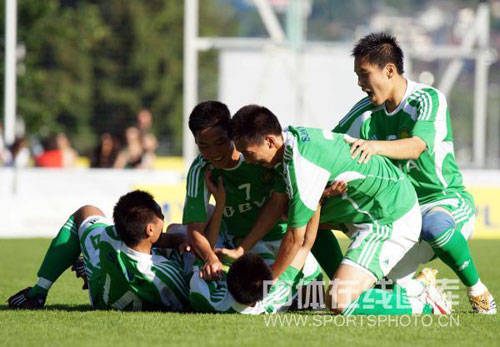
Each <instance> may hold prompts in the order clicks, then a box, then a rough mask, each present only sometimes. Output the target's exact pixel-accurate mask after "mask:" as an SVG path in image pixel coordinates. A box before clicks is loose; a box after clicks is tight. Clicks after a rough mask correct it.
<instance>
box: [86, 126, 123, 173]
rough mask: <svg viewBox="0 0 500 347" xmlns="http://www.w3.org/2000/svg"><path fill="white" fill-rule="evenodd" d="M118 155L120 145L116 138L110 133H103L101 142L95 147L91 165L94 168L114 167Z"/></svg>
mask: <svg viewBox="0 0 500 347" xmlns="http://www.w3.org/2000/svg"><path fill="white" fill-rule="evenodd" d="M117 155H118V145H117V143H116V141H115V138H113V136H112V135H111V134H110V133H103V134H102V135H101V142H100V143H99V145H98V146H97V147H96V148H95V149H94V151H93V153H92V156H91V162H90V167H92V168H112V167H113V166H114V163H115V160H116V157H117Z"/></svg>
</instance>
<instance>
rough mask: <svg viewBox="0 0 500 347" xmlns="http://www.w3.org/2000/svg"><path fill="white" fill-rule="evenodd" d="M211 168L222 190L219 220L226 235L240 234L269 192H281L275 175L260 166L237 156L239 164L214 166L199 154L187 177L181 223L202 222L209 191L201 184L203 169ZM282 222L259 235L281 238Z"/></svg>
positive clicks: (268, 238)
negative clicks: (224, 199)
mask: <svg viewBox="0 0 500 347" xmlns="http://www.w3.org/2000/svg"><path fill="white" fill-rule="evenodd" d="M208 167H211V169H212V178H213V180H214V182H217V180H218V177H219V176H222V178H223V181H224V188H225V190H226V207H225V209H224V213H223V222H224V225H225V227H226V228H227V232H228V234H230V235H233V236H237V237H244V236H246V235H247V234H248V233H249V232H250V229H251V228H252V226H253V225H254V223H255V222H256V221H257V218H258V216H259V213H260V210H261V208H262V206H264V204H265V203H266V202H267V201H268V200H269V198H270V196H271V193H272V191H277V192H282V193H284V192H285V186H284V185H283V182H282V180H281V179H280V177H279V174H278V173H277V172H276V171H275V170H273V169H268V168H264V167H262V166H260V165H255V164H249V163H247V162H245V160H244V158H243V155H240V161H239V163H238V164H237V165H236V166H235V167H234V168H231V169H217V168H214V167H213V166H211V164H210V162H209V161H208V160H206V159H205V158H203V157H202V156H201V155H199V156H198V157H197V158H196V159H195V160H194V162H193V164H191V168H190V169H189V172H188V176H187V187H186V200H185V202H184V212H183V217H182V224H187V223H205V222H206V220H207V206H208V200H209V194H210V193H209V191H208V188H207V187H206V185H205V170H206V169H207V168H208ZM285 232H286V224H285V223H283V222H280V223H278V224H276V225H275V226H274V227H273V228H272V229H271V230H270V231H269V233H268V234H267V235H266V236H265V237H264V238H263V240H265V241H275V240H281V239H282V238H283V235H284V234H285Z"/></svg>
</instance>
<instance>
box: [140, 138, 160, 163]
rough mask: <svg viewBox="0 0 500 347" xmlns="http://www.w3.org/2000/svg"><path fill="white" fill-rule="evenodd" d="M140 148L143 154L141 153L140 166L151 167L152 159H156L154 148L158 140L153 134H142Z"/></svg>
mask: <svg viewBox="0 0 500 347" xmlns="http://www.w3.org/2000/svg"><path fill="white" fill-rule="evenodd" d="M142 148H143V149H144V154H143V155H142V167H143V168H146V169H152V168H153V163H154V160H155V159H156V154H155V153H156V149H157V148H158V142H157V141H156V137H155V136H154V135H153V134H144V135H143V137H142Z"/></svg>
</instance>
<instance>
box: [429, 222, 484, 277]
mask: <svg viewBox="0 0 500 347" xmlns="http://www.w3.org/2000/svg"><path fill="white" fill-rule="evenodd" d="M428 242H429V245H430V246H431V247H432V249H433V250H434V252H435V253H436V255H437V256H438V257H439V259H441V260H442V261H443V262H444V263H445V264H446V265H448V266H449V267H450V268H451V269H452V270H453V272H455V274H456V275H457V276H458V278H460V280H461V281H462V283H463V284H464V285H466V286H467V287H471V286H473V285H474V284H476V283H477V282H478V281H479V274H478V272H477V269H476V266H475V265H474V262H473V261H472V256H471V254H470V251H469V245H468V244H467V240H466V239H465V238H464V236H463V235H462V233H460V232H459V231H458V230H456V229H454V228H450V229H446V231H444V232H443V233H442V234H441V235H439V236H438V237H436V238H435V239H433V240H429V241H428Z"/></svg>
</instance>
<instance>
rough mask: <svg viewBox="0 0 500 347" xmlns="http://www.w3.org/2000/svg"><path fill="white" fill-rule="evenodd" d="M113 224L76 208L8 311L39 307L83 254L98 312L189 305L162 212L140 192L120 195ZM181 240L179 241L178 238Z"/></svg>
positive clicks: (91, 208) (95, 213) (93, 210)
mask: <svg viewBox="0 0 500 347" xmlns="http://www.w3.org/2000/svg"><path fill="white" fill-rule="evenodd" d="M113 219H114V223H115V224H114V225H112V224H111V223H110V222H109V221H108V220H107V219H106V217H105V216H104V213H103V212H102V211H101V210H100V209H99V208H97V207H95V206H91V205H86V206H83V207H81V208H79V209H78V210H77V211H76V212H75V213H73V214H72V215H71V216H70V217H69V218H68V220H67V221H66V222H65V223H64V225H63V226H62V228H61V230H60V231H59V233H58V235H57V236H56V237H55V238H54V239H53V240H52V243H51V245H50V247H49V249H48V251H47V253H46V255H45V259H44V261H43V263H42V265H41V267H40V270H39V272H38V276H39V279H38V282H37V283H36V285H35V286H34V287H28V288H26V289H24V290H22V291H20V292H19V293H17V294H15V295H13V296H11V297H10V298H9V300H8V303H9V307H11V308H31V309H35V308H43V307H44V305H45V299H46V297H47V293H48V291H49V289H50V287H51V286H52V284H53V283H54V282H55V281H56V280H57V278H58V277H59V276H60V275H61V274H62V273H63V272H64V271H65V270H66V269H67V268H68V267H69V266H70V265H71V264H73V263H74V262H75V260H76V259H77V257H78V256H79V255H80V253H83V258H84V264H85V270H86V275H87V278H88V279H89V298H90V301H91V304H92V306H93V307H95V308H99V309H117V310H147V309H155V310H158V309H161V310H169V311H181V310H184V309H186V308H187V307H189V302H188V301H189V300H188V295H189V283H188V281H189V276H188V275H187V274H186V270H185V269H186V268H187V267H189V268H191V266H192V265H191V264H185V263H183V259H182V258H181V257H180V256H179V254H178V253H177V252H172V254H171V255H170V256H169V257H166V256H164V255H162V252H160V250H159V249H156V248H153V246H158V247H163V248H166V247H169V248H176V247H177V246H179V245H180V244H181V242H182V241H183V238H182V237H180V235H174V234H169V233H167V234H162V230H163V214H162V211H161V208H160V206H159V205H158V204H157V203H156V202H155V201H154V200H153V197H152V196H151V195H150V194H149V193H146V192H143V191H137V190H136V191H133V192H130V193H128V194H125V195H124V196H122V197H121V198H120V199H119V200H118V202H117V204H116V205H115V207H114V210H113ZM184 240H185V237H184Z"/></svg>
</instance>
